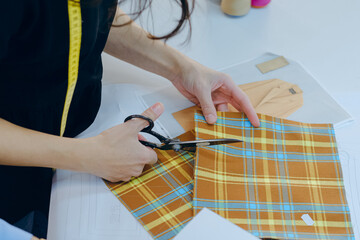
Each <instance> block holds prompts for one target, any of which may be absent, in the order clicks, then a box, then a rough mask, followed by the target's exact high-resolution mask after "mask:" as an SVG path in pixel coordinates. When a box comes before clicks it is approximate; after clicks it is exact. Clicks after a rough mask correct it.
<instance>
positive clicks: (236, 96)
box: [231, 87, 260, 127]
mask: <svg viewBox="0 0 360 240" xmlns="http://www.w3.org/2000/svg"><path fill="white" fill-rule="evenodd" d="M232 96H233V102H231V104H232V105H233V106H234V107H235V108H236V109H237V110H238V111H242V112H244V113H245V114H246V116H247V117H248V119H249V120H250V122H251V124H252V125H253V126H254V127H259V126H260V121H259V118H258V116H257V114H256V112H255V109H254V107H253V106H252V104H251V102H250V100H249V98H248V97H247V95H246V94H245V93H244V92H243V91H242V90H241V89H240V88H238V87H234V88H232Z"/></svg>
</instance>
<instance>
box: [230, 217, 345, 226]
mask: <svg viewBox="0 0 360 240" xmlns="http://www.w3.org/2000/svg"><path fill="white" fill-rule="evenodd" d="M228 220H229V221H230V222H232V223H234V224H243V225H245V224H247V222H248V221H250V222H251V224H257V223H259V222H260V224H261V225H269V222H270V221H271V222H272V223H274V225H275V226H282V225H283V223H284V222H285V224H286V225H289V226H291V225H293V221H292V220H278V219H271V220H269V219H258V220H256V219H244V218H228ZM314 221H315V223H314V225H313V226H315V227H316V226H318V227H322V228H324V227H328V228H329V227H331V228H348V227H351V224H350V222H341V221H319V220H316V219H314ZM296 226H301V227H303V226H305V227H309V226H308V225H307V224H306V223H305V222H304V221H303V220H301V219H300V220H298V221H296Z"/></svg>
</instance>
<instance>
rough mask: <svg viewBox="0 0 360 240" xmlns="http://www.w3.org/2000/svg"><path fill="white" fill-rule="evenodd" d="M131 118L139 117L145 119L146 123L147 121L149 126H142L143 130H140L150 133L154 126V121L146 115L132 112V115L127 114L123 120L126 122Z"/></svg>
mask: <svg viewBox="0 0 360 240" xmlns="http://www.w3.org/2000/svg"><path fill="white" fill-rule="evenodd" d="M133 118H141V119H144V120H146V121H147V122H148V123H149V126H147V127H146V128H144V129H143V130H141V132H147V133H150V132H151V130H152V129H153V127H154V121H153V120H151V119H150V118H148V117H145V116H143V115H139V114H134V115H130V116H128V117H127V118H125V120H124V122H127V121H129V120H131V119H133Z"/></svg>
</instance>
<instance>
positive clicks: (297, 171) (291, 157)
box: [193, 112, 354, 239]
mask: <svg viewBox="0 0 360 240" xmlns="http://www.w3.org/2000/svg"><path fill="white" fill-rule="evenodd" d="M259 118H260V122H261V127H260V128H254V127H252V126H251V124H250V122H249V121H248V120H247V118H245V117H244V115H243V114H241V113H222V112H219V113H218V121H217V123H216V124H214V125H208V124H206V123H205V119H204V117H203V116H202V115H201V114H200V113H196V114H195V122H196V129H195V131H196V137H197V139H212V138H238V139H242V140H244V142H243V143H236V144H230V145H218V146H211V147H203V148H199V149H198V151H197V159H196V166H195V187H194V198H193V207H194V212H195V214H196V213H197V212H199V211H200V210H201V208H203V207H207V208H209V209H211V210H213V211H215V212H216V213H218V214H219V215H221V216H223V217H224V218H226V219H228V220H230V221H231V222H233V223H235V224H237V225H239V226H240V227H242V228H243V229H245V230H248V231H249V232H251V233H252V234H254V235H255V236H258V237H272V238H285V239H354V235H353V232H352V227H351V223H350V215H349V208H348V205H347V202H346V198H345V193H344V185H343V180H342V176H341V168H340V162H339V157H338V153H337V149H336V143H335V136H334V130H333V128H332V126H331V125H328V124H304V123H298V122H294V121H290V120H284V119H278V118H274V117H270V116H266V115H259ZM303 214H309V215H310V217H311V218H312V219H313V220H314V221H315V224H314V225H312V226H308V225H306V224H305V222H304V221H303V220H302V218H301V217H302V215H303Z"/></svg>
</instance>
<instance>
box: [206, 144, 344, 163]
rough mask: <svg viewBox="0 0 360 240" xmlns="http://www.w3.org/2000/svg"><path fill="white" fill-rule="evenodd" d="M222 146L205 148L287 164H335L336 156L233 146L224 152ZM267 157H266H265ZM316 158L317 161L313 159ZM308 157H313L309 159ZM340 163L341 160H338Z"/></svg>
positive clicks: (234, 155)
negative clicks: (320, 162) (308, 162)
mask: <svg viewBox="0 0 360 240" xmlns="http://www.w3.org/2000/svg"><path fill="white" fill-rule="evenodd" d="M219 146H220V145H214V146H208V147H204V148H206V149H208V150H211V151H214V152H217V153H218V152H223V153H225V154H226V155H228V156H233V157H239V158H240V157H255V158H266V159H268V160H276V161H285V162H296V161H303V160H305V159H306V160H310V161H315V160H316V161H322V162H334V154H333V153H328V154H322V153H318V154H314V153H309V154H306V153H298V154H296V153H292V152H286V153H285V152H274V151H266V152H262V151H254V150H253V149H250V150H249V149H244V148H236V147H233V146H224V148H223V151H220V148H219ZM265 156H266V157H265ZM314 156H315V159H313V158H314ZM307 157H311V159H308V158H307ZM335 159H337V157H336V158H335ZM336 161H339V160H336Z"/></svg>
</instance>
